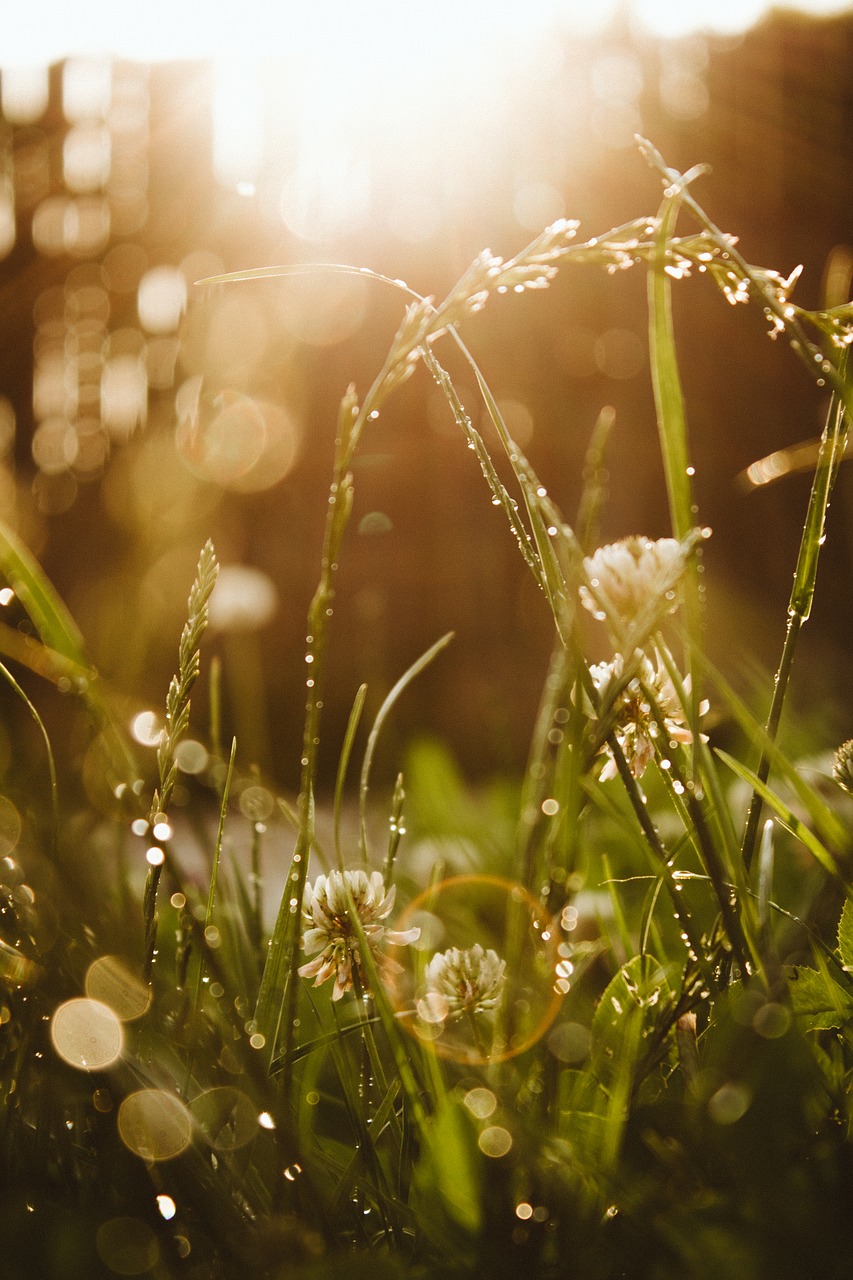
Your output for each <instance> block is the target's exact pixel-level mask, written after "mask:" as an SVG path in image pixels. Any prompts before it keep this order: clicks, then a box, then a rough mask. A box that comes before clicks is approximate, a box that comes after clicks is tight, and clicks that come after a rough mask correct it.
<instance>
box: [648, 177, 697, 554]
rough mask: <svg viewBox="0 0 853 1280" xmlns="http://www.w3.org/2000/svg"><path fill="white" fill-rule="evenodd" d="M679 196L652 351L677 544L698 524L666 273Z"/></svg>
mask: <svg viewBox="0 0 853 1280" xmlns="http://www.w3.org/2000/svg"><path fill="white" fill-rule="evenodd" d="M678 206H679V199H678V196H677V195H675V196H671V197H668V198H667V199H666V200H665V201H664V204H663V208H662V212H661V218H660V230H659V232H658V237H657V243H658V252H657V254H656V255H655V259H654V261H653V263H652V267H651V270H650V272H649V284H648V288H649V350H650V357H651V371H652V387H653V390H654V397H655V409H656V412H657V423H658V435H659V438H660V447H661V456H662V459H663V467H664V475H665V477H666V490H667V495H668V498H669V513H670V519H671V521H672V529H673V533H674V535H675V537H676V538H678V539H683V538H686V537H687V535H688V533H689V532H690V530H691V528H692V527H693V524H694V523H695V520H694V513H693V489H692V485H691V481H690V474H689V472H688V467H689V466H690V458H689V454H688V450H687V418H686V414H685V409H684V394H683V392H682V389H681V377H680V374H679V371H678V357H677V354H676V349H675V333H674V330H673V322H672V287H671V282H670V277H669V275H668V274H667V271H666V256H667V242H668V240H669V239H670V238H671V236H672V234H673V232H674V230H675V222H676V218H677V217H678Z"/></svg>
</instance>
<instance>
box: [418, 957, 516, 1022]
mask: <svg viewBox="0 0 853 1280" xmlns="http://www.w3.org/2000/svg"><path fill="white" fill-rule="evenodd" d="M505 979H506V960H501V959H500V957H499V956H498V954H497V952H496V951H492V950H491V948H489V949H488V950H485V949H484V948H483V947H481V946H480V944H479V942H476V943H475V944H474V946H473V947H465V948H461V947H450V948H449V950H447V951H440V952H438V953H437V954H436V955H434V956H433V958H432V959H431V960H430V962H429V964H428V965H427V967H426V969H425V970H424V980H425V984H426V992H425V994H424V996H423V997H422V999H421V1000H419V1001H418V1012H419V1014H420V1015H421V1017H422V1018H423V1020H424V1021H425V1022H433V1023H435V1022H445V1021H452V1020H453V1019H455V1018H461V1017H462V1016H463V1015H464V1014H475V1013H487V1012H489V1011H490V1010H492V1009H494V1008H495V1006H496V1005H497V1003H498V1001H499V1000H500V998H501V994H502V992H503V988H504V982H505Z"/></svg>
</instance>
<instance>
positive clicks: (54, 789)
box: [0, 662, 59, 852]
mask: <svg viewBox="0 0 853 1280" xmlns="http://www.w3.org/2000/svg"><path fill="white" fill-rule="evenodd" d="M0 675H2V676H3V678H4V679H5V680H6V681H7V682H8V683H9V685H10V686H11V688H12V689H13V690H14V691H15V693H16V694H17V695H18V697H19V698H20V699H21V701H22V702H23V703H24V706H25V707H26V708H27V710H28V711H29V713H30V715H31V716H32V718H33V719H34V720H35V722H36V724H37V725H38V730H39V733H40V734H41V736H42V739H43V741H44V746H45V751H46V752H47V767H48V772H49V774H50V806H51V827H50V845H51V848H52V849H53V851H54V852H55V851H56V838H57V835H58V832H59V786H58V784H57V780H56V761H55V760H54V758H53V748H52V747H51V745H50V738H49V736H48V732H47V729H46V728H45V727H44V721H43V720H42V718H41V716H40V715H39V713H38V711H37V710H36V708H35V707H34V706H33V704H32V702H31V701H30V699H29V698H28V697H27V695H26V694H25V693H24V690H23V689H22V688H21V686H20V685H19V684H18V682H17V680H16V679H15V677H14V676H13V675H12V673H11V671H9V669H8V667H6V666H4V665H3V663H2V662H0Z"/></svg>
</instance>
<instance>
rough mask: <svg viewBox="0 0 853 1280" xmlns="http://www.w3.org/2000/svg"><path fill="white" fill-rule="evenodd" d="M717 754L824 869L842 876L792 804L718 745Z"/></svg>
mask: <svg viewBox="0 0 853 1280" xmlns="http://www.w3.org/2000/svg"><path fill="white" fill-rule="evenodd" d="M716 754H717V755H718V756H719V758H720V759H721V760H722V761H723V763H724V764H726V765H728V767H729V768H730V769H731V771H732V773H736V774H737V776H738V777H739V778H742V779H743V781H744V782H748V783H749V784H750V786H751V787H752V788H753V790H754V791H756V792H757V794H758V795H759V796H760V797H761V799H762V800H763V801H764V803H765V804H767V805H769V807H770V808H771V809H772V810H773V812H774V813H775V814H776V816H777V818H778V819H779V821H780V822H781V823H782V825H783V827H785V828H786V829H787V830H788V831H790V832H791V834H792V835H794V836H796V837H797V839H798V840H800V841H801V842H802V843H803V844H804V845H805V846H806V848H807V849H808V850H809V852H810V853H812V854H813V855H814V857H815V858H816V860H817V861H818V862H819V863H820V865H821V866H822V867H823V869H824V871H827V872H828V873H829V875H831V876H832V877H833V878H834V879H839V878H841V874H842V873H841V870H840V868H839V866H838V863H837V862H836V860H835V858H834V857H833V855H832V854H831V853H830V851H829V850H828V849H827V847H826V845H824V844H823V843H822V842H821V841H820V840H819V839H818V838H817V836H816V835H815V834H814V832H813V831H811V830H810V829H809V828H808V827H807V826H806V825H805V823H804V822H802V821H801V820H800V818H798V817H797V815H796V814H795V813H794V811H793V809H792V808H791V806H790V805H789V804H786V803H785V801H784V800H783V799H782V798H781V796H778V795H777V794H776V792H775V791H773V789H772V788H771V787H769V786H768V785H767V783H766V782H762V781H761V779H760V778H759V777H758V774H756V773H753V771H752V770H751V769H748V768H747V767H746V765H745V764H741V762H740V761H739V760H735V758H734V757H733V756H730V755H729V753H728V752H727V751H723V750H722V749H721V748H720V747H718V748H717V749H716Z"/></svg>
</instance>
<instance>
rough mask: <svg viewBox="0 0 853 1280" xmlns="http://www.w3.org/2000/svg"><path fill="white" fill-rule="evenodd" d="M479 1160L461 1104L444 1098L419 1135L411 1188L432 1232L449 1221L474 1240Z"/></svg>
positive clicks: (477, 1220)
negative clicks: (420, 1138)
mask: <svg viewBox="0 0 853 1280" xmlns="http://www.w3.org/2000/svg"><path fill="white" fill-rule="evenodd" d="M481 1183H482V1157H481V1155H480V1152H479V1150H478V1147H477V1135H476V1133H475V1131H474V1125H473V1121H472V1119H471V1117H470V1116H469V1114H468V1112H467V1111H466V1110H465V1108H464V1106H463V1105H462V1103H460V1102H459V1101H458V1100H456V1099H453V1098H449V1097H448V1098H446V1099H445V1100H444V1101H443V1102H442V1103H441V1105H440V1106H439V1107H438V1109H437V1111H436V1112H435V1114H434V1115H433V1116H432V1118H431V1119H430V1121H429V1123H428V1125H427V1126H426V1128H425V1130H424V1134H423V1147H422V1154H421V1158H420V1161H419V1162H418V1165H417V1168H416V1170H415V1185H416V1186H417V1188H418V1193H419V1199H420V1200H421V1201H422V1207H423V1211H424V1212H425V1214H426V1216H427V1217H428V1219H429V1220H430V1221H431V1223H432V1225H433V1227H434V1228H438V1229H439V1230H440V1223H441V1220H442V1219H450V1222H451V1223H452V1224H453V1225H454V1226H456V1227H457V1228H461V1229H462V1230H463V1231H464V1232H465V1233H466V1235H469V1236H474V1235H476V1234H477V1232H478V1231H479V1230H480V1226H481V1223H482V1208H481V1206H482V1195H481V1191H482V1187H481Z"/></svg>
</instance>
